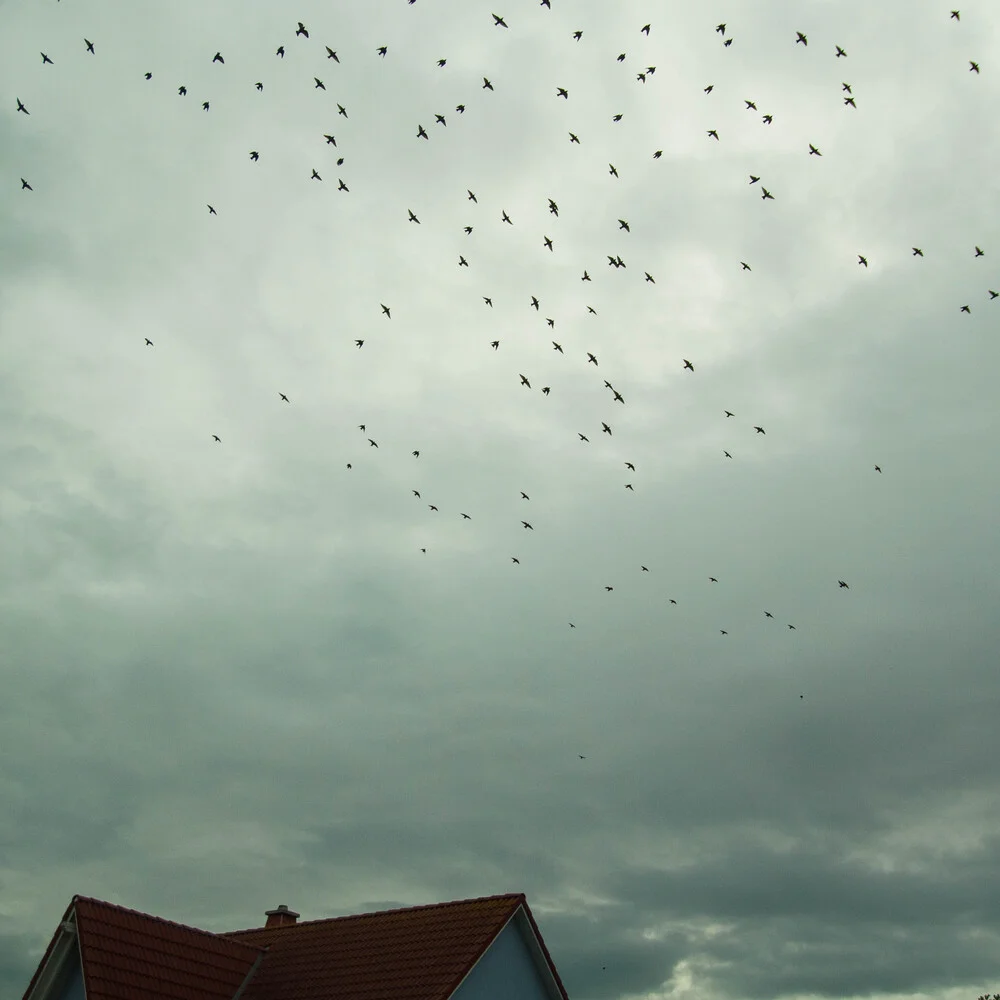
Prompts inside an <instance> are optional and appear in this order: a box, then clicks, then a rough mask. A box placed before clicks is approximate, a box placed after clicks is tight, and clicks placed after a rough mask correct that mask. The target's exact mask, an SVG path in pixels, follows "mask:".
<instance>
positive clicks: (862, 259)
mask: <svg viewBox="0 0 1000 1000" xmlns="http://www.w3.org/2000/svg"><path fill="white" fill-rule="evenodd" d="M858 263H859V264H864V266H865V267H867V266H868V258H867V257H862V256H861V254H858Z"/></svg>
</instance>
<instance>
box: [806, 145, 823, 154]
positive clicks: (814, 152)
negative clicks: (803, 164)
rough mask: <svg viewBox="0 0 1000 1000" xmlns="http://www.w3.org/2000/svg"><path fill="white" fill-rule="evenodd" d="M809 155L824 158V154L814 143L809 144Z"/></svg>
mask: <svg viewBox="0 0 1000 1000" xmlns="http://www.w3.org/2000/svg"><path fill="white" fill-rule="evenodd" d="M809 155H810V156H822V155H823V154H822V153H821V152H820V151H819V150H818V149H817V148H816V147H815V146H814V145H813V144H812V143H809Z"/></svg>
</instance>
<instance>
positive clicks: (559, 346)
mask: <svg viewBox="0 0 1000 1000" xmlns="http://www.w3.org/2000/svg"><path fill="white" fill-rule="evenodd" d="M552 349H553V350H554V351H558V352H559V353H560V354H563V353H564V351H563V349H562V344H557V343H556V342H555V341H554V340H553V341H552Z"/></svg>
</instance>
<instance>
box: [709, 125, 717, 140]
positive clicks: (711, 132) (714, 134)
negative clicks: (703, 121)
mask: <svg viewBox="0 0 1000 1000" xmlns="http://www.w3.org/2000/svg"><path fill="white" fill-rule="evenodd" d="M708 136H709V138H710V139H718V138H719V133H718V132H716V130H715V129H714V128H710V129H709V130H708Z"/></svg>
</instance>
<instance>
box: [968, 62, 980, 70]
mask: <svg viewBox="0 0 1000 1000" xmlns="http://www.w3.org/2000/svg"><path fill="white" fill-rule="evenodd" d="M969 72H970V73H978V72H979V63H977V62H973V61H972V60H971V59H970V60H969Z"/></svg>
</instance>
